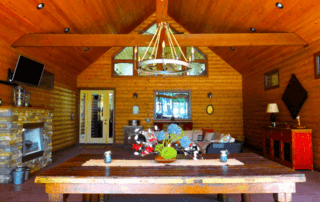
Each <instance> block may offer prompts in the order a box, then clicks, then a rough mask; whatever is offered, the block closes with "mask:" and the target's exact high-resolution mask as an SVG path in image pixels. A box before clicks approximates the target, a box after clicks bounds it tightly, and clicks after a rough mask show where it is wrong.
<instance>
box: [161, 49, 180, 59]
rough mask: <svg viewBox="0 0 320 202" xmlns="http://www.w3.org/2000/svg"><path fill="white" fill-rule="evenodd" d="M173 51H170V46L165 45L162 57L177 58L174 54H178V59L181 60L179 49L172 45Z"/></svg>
mask: <svg viewBox="0 0 320 202" xmlns="http://www.w3.org/2000/svg"><path fill="white" fill-rule="evenodd" d="M172 50H173V52H172V51H171V49H170V47H165V48H164V54H165V56H164V58H167V59H173V58H174V59H177V58H176V56H178V59H179V60H181V59H182V53H181V51H180V50H179V48H178V47H174V49H172ZM174 51H176V52H174ZM172 54H173V57H172Z"/></svg>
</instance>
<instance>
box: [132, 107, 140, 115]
mask: <svg viewBox="0 0 320 202" xmlns="http://www.w3.org/2000/svg"><path fill="white" fill-rule="evenodd" d="M133 114H139V107H138V106H137V105H135V106H133Z"/></svg>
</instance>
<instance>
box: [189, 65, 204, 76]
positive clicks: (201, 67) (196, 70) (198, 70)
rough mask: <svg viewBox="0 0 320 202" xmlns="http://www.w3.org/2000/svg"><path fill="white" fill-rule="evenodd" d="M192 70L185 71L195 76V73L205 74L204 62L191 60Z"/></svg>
mask: <svg viewBox="0 0 320 202" xmlns="http://www.w3.org/2000/svg"><path fill="white" fill-rule="evenodd" d="M191 68H192V70H191V71H190V72H188V73H187V75H191V76H196V75H207V72H206V63H204V62H203V63H200V62H193V63H191Z"/></svg>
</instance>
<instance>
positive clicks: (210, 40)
mask: <svg viewBox="0 0 320 202" xmlns="http://www.w3.org/2000/svg"><path fill="white" fill-rule="evenodd" d="M175 37H176V39H177V41H178V43H179V45H180V46H206V47H214V46H305V45H308V43H307V42H306V41H304V40H303V39H301V38H300V37H299V36H298V35H296V34H295V33H272V34H271V33H249V34H177V35H175ZM151 39H152V36H150V35H133V34H24V35H23V36H22V37H21V38H20V39H18V40H17V41H16V42H14V43H13V44H12V46H13V47H43V46H47V47H55V46H57V47H70V46H72V47H88V46H90V47H108V46H109V47H126V46H136V45H137V46H142V47H143V46H148V44H149V43H150V41H151ZM166 43H168V42H167V41H166Z"/></svg>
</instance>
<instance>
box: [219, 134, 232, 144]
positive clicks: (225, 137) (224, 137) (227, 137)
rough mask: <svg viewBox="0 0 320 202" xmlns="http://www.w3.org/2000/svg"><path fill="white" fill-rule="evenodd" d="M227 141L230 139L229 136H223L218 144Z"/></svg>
mask: <svg viewBox="0 0 320 202" xmlns="http://www.w3.org/2000/svg"><path fill="white" fill-rule="evenodd" d="M229 139H230V134H226V135H223V136H222V137H221V139H220V140H219V143H227V142H229Z"/></svg>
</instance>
